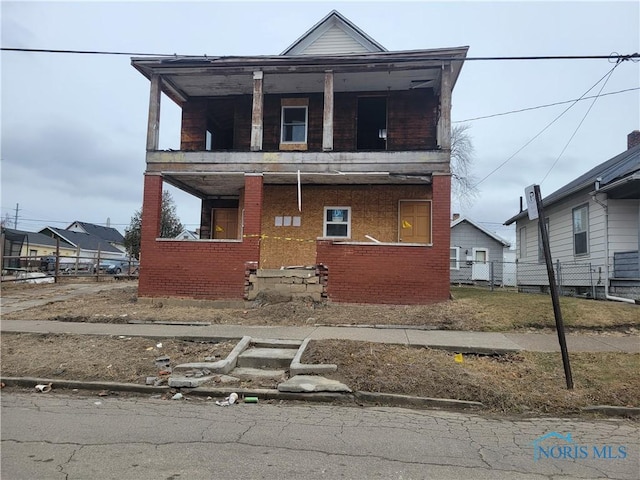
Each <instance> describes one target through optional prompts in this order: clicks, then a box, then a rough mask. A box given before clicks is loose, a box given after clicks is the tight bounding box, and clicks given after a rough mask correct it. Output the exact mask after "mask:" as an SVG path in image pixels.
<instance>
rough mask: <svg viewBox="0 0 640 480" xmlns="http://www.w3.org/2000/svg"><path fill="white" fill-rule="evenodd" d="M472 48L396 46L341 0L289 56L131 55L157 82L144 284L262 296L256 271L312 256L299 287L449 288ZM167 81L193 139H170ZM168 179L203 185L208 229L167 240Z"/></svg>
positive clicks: (144, 293) (411, 296) (346, 297)
mask: <svg viewBox="0 0 640 480" xmlns="http://www.w3.org/2000/svg"><path fill="white" fill-rule="evenodd" d="M467 50H468V47H457V48H444V49H435V50H410V51H395V52H390V51H387V50H386V49H385V48H384V47H382V46H381V45H380V44H379V43H377V42H376V41H375V40H373V39H372V38H370V37H369V36H368V35H367V34H366V33H364V32H363V31H362V30H360V29H359V28H358V27H356V26H355V25H354V24H353V23H351V22H350V21H349V20H348V19H346V18H345V17H344V16H342V15H341V14H340V13H338V12H336V11H332V12H331V13H329V14H328V15H327V16H326V17H325V18H323V19H322V20H321V21H320V22H318V23H317V24H316V25H315V26H313V27H312V28H311V29H310V30H309V31H307V32H306V33H305V34H304V35H303V36H302V37H300V38H299V39H298V40H296V41H295V42H294V43H293V44H292V45H291V46H290V47H289V48H287V49H286V50H285V51H284V52H282V53H281V54H280V55H274V56H256V57H208V56H205V57H165V58H133V59H132V65H133V66H134V67H135V68H136V69H137V70H138V71H140V72H141V73H142V74H143V75H144V76H145V77H147V78H148V79H149V80H150V82H151V93H150V102H149V123H148V135H147V155H146V163H147V168H146V171H145V178H144V199H143V216H142V241H141V270H140V282H139V295H140V296H141V297H186V298H199V299H242V298H253V297H255V294H256V291H255V290H256V288H258V285H257V283H256V282H255V279H256V278H261V277H264V276H266V277H270V276H275V275H276V273H275V271H276V270H280V271H283V269H285V270H289V269H290V268H289V267H292V266H304V267H307V269H306V270H305V271H306V273H305V274H301V275H300V276H299V277H300V278H298V277H296V275H293V274H291V273H289V274H288V275H283V277H287V278H283V279H282V282H283V283H284V284H289V285H291V284H293V285H297V287H295V288H293V287H292V288H290V289H289V290H290V291H297V292H302V293H304V291H305V288H306V289H307V290H306V291H308V292H309V293H312V295H311V296H313V297H318V296H322V297H327V298H328V299H329V300H331V301H335V302H357V303H397V304H421V303H431V302H437V301H442V300H446V299H448V297H449V231H450V228H449V227H450V225H449V218H450V186H451V184H450V178H451V177H450V169H449V165H450V126H451V119H450V113H451V92H452V90H453V86H454V85H455V83H456V80H457V78H458V75H459V73H460V70H461V68H462V64H463V62H464V59H465V57H466V52H467ZM161 93H164V94H165V95H166V96H167V97H169V98H170V99H171V100H173V101H174V102H176V103H177V104H178V105H179V106H180V107H181V109H182V127H181V147H180V150H179V151H160V150H158V131H159V112H160V98H161ZM165 182H166V183H168V184H171V185H173V186H175V187H177V188H180V189H182V190H184V191H186V192H188V193H190V194H192V195H195V196H196V197H198V198H199V199H201V222H200V230H199V232H200V237H199V238H198V239H196V240H189V239H161V238H158V232H159V226H160V205H161V197H162V189H163V184H164V183H165ZM292 277H296V278H292ZM300 285H302V286H300ZM305 285H306V286H305ZM281 287H282V288H283V289H284V288H287V287H284V286H282V285H281Z"/></svg>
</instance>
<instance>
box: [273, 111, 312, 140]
mask: <svg viewBox="0 0 640 480" xmlns="http://www.w3.org/2000/svg"><path fill="white" fill-rule="evenodd" d="M307 120H308V110H307V107H306V106H283V107H282V128H281V132H282V134H281V138H280V142H281V143H307V125H308V121H307Z"/></svg>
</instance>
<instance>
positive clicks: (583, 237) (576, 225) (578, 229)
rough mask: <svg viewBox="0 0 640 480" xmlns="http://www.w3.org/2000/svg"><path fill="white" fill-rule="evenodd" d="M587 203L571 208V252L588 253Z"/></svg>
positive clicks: (576, 253) (577, 253) (575, 253)
mask: <svg viewBox="0 0 640 480" xmlns="http://www.w3.org/2000/svg"><path fill="white" fill-rule="evenodd" d="M588 235H589V205H582V206H580V207H576V208H574V209H573V254H574V255H587V254H588V253H589V241H588Z"/></svg>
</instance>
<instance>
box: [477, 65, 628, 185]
mask: <svg viewBox="0 0 640 480" xmlns="http://www.w3.org/2000/svg"><path fill="white" fill-rule="evenodd" d="M618 65H619V63H616V65H615V66H614V67H613V68H612V69H611V70H609V71H608V72H607V73H606V74H605V75H604V76H603V77H602V78H600V79H599V80H598V81H597V82H596V83H595V84H593V85H592V86H591V87H590V88H589V89H588V90H587V91H586V92H584V93H583V94H582V95H580V97H579V98H577V99H576V100H575V101H573V102H572V103H571V105H569V106H568V107H567V108H565V109H564V110H563V111H562V113H560V114H559V115H557V116H556V117H555V118H554V119H553V120H551V122H549V123H548V124H547V125H546V126H545V127H544V128H543V129H542V130H540V131H539V132H538V133H536V134H535V135H534V136H533V137H532V138H531V139H529V140H528V141H527V142H526V143H525V144H524V145H523V146H522V147H520V148H519V149H518V150H516V151H515V152H514V153H513V154H512V155H510V156H509V157H508V158H507V159H506V160H505V161H504V162H502V163H501V164H500V165H498V166H497V167H496V168H494V169H493V170H491V171H490V172H489V173H488V174H487V175H485V176H484V177H483V178H482V179H481V180H480V181H478V182H477V183H476V184H475V187H477V186H478V185H480V184H481V183H482V182H484V181H485V180H486V179H487V178H489V177H490V176H491V175H493V174H494V173H496V172H497V171H498V170H500V169H501V168H502V167H504V166H505V165H506V164H507V163H509V161H511V160H512V159H513V158H514V157H515V156H516V155H518V154H519V153H520V152H521V151H522V150H524V149H525V148H526V147H527V146H529V145H530V144H531V143H532V142H533V141H534V140H535V139H536V138H538V137H539V136H540V135H542V134H543V133H544V132H545V131H546V130H547V129H549V128H550V127H551V126H552V125H553V124H554V123H556V122H557V121H558V120H559V119H560V118H561V117H562V116H564V114H565V113H567V112H568V111H569V110H570V109H571V108H573V106H575V105H576V104H577V103H578V102H579V101H580V100H581V99H582V98H583V97H585V96H586V95H587V94H588V93H589V92H590V91H591V90H593V89H594V88H595V87H596V86H597V85H598V84H599V83H600V82H602V81H603V80H604V79H605V78H607V77H608V76H609V75H610V74H611V73H612V72H613V70H615V69H616V68H617V66H618Z"/></svg>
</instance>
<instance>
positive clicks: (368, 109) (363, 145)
mask: <svg viewBox="0 0 640 480" xmlns="http://www.w3.org/2000/svg"><path fill="white" fill-rule="evenodd" d="M356 135H357V145H356V148H357V149H358V150H386V149H387V99H386V97H360V98H358V127H357V133H356Z"/></svg>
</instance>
